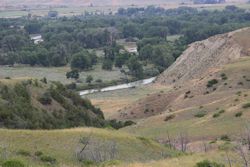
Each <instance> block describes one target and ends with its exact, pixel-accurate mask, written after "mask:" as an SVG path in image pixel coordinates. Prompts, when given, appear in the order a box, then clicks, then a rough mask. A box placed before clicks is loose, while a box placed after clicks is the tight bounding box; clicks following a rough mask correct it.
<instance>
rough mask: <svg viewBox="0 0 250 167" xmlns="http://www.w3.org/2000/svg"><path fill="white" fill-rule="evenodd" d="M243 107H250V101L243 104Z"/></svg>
mask: <svg viewBox="0 0 250 167" xmlns="http://www.w3.org/2000/svg"><path fill="white" fill-rule="evenodd" d="M242 108H250V103H246V104H244V105H243V106H242Z"/></svg>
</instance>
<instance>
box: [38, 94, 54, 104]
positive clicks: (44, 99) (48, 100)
mask: <svg viewBox="0 0 250 167" xmlns="http://www.w3.org/2000/svg"><path fill="white" fill-rule="evenodd" d="M38 101H39V102H40V103H41V104H43V105H50V104H51V103H52V99H51V95H50V93H48V92H45V93H44V94H43V95H42V96H41V97H39V98H38Z"/></svg>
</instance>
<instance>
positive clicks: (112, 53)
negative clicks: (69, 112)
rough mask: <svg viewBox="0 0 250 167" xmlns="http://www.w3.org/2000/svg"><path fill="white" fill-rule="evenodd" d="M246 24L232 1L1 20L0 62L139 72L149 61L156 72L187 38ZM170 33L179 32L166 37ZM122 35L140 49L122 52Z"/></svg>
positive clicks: (247, 15)
mask: <svg viewBox="0 0 250 167" xmlns="http://www.w3.org/2000/svg"><path fill="white" fill-rule="evenodd" d="M249 25H250V13H249V12H247V11H246V10H244V9H240V8H237V7H235V6H227V7H226V8H225V9H224V10H222V11H217V10H215V11H208V10H202V11H199V10H197V9H195V8H189V7H181V8H177V9H167V10H166V9H163V8H159V7H153V6H149V7H147V8H128V9H123V8H121V9H119V10H118V13H117V14H116V15H106V16H105V15H104V16H103V15H102V16H95V15H88V16H75V17H71V18H67V17H61V18H60V17H59V18H54V19H51V18H42V19H39V20H38V19H30V18H29V19H28V18H25V17H24V18H18V19H0V64H1V65H12V64H14V63H21V64H30V65H32V66H33V65H40V66H64V65H67V64H70V65H71V67H72V69H79V70H89V69H91V68H92V66H93V65H95V64H96V63H98V62H101V63H102V67H103V69H105V70H112V68H113V66H116V67H119V68H122V67H123V66H124V65H126V66H127V67H128V68H129V70H130V71H129V73H130V74H132V75H134V76H136V77H138V76H141V74H142V72H144V73H148V72H146V71H145V67H146V66H147V65H148V64H153V65H154V66H155V67H154V69H153V71H158V72H161V71H162V70H164V69H165V68H167V67H168V66H169V65H171V64H172V63H173V62H174V61H175V59H176V58H177V57H178V56H179V55H180V54H181V53H182V51H183V50H184V49H185V47H186V46H187V45H188V44H190V43H191V42H194V41H198V40H202V39H205V38H208V37H210V36H212V35H215V34H220V33H224V32H228V31H231V30H235V29H237V28H241V27H244V26H249ZM30 34H41V35H42V38H43V40H44V41H43V42H41V43H39V44H34V43H33V41H31V40H30V36H29V35H30ZM170 35H180V36H181V37H180V38H179V39H177V40H176V41H175V42H170V41H168V40H167V39H168V38H167V37H168V36H170ZM122 38H126V39H132V40H134V41H137V46H138V51H139V54H138V55H133V54H129V53H126V52H124V51H122V50H124V49H122V47H120V46H119V45H117V44H116V40H117V39H122ZM96 48H98V49H103V50H104V52H105V54H104V57H97V56H96V54H95V52H90V51H88V50H93V49H96ZM129 59H131V60H129ZM135 68H136V70H135ZM149 73H152V71H151V72H149ZM153 73H155V72H153Z"/></svg>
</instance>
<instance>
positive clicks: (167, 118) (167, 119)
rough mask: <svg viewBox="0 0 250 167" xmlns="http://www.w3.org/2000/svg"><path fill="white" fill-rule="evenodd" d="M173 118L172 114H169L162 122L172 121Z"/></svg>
mask: <svg viewBox="0 0 250 167" xmlns="http://www.w3.org/2000/svg"><path fill="white" fill-rule="evenodd" d="M174 118H175V115H174V114H171V115H168V116H166V118H165V119H164V121H166V122H167V121H169V120H172V119H174Z"/></svg>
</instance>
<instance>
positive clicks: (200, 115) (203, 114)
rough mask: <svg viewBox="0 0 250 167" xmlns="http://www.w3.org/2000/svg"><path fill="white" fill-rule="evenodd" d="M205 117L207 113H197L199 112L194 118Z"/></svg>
mask: <svg viewBox="0 0 250 167" xmlns="http://www.w3.org/2000/svg"><path fill="white" fill-rule="evenodd" d="M205 115H207V112H206V111H199V112H198V113H196V114H195V115H194V116H195V117H197V118H202V117H204V116H205Z"/></svg>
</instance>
